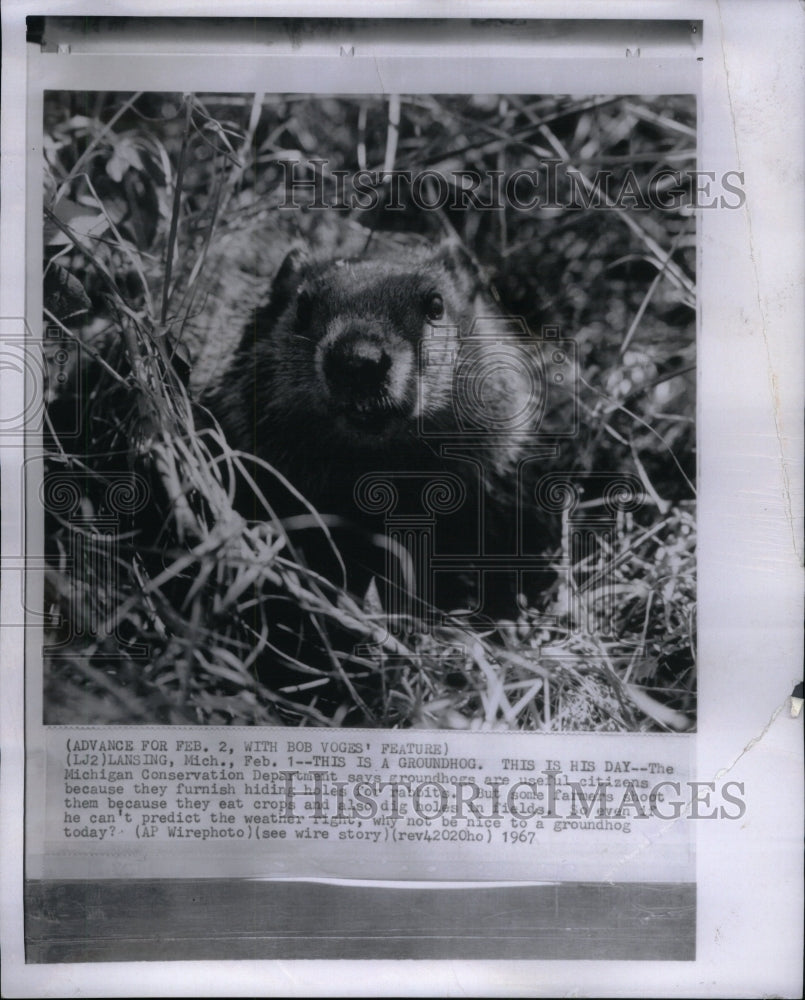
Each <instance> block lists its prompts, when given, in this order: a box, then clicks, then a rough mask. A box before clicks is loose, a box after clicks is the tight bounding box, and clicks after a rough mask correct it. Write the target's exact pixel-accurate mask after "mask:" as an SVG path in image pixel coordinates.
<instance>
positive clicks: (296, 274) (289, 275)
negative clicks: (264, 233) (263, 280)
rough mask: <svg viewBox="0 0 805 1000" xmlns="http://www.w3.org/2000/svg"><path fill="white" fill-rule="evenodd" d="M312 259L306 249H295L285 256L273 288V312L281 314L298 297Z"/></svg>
mask: <svg viewBox="0 0 805 1000" xmlns="http://www.w3.org/2000/svg"><path fill="white" fill-rule="evenodd" d="M309 262H310V257H309V255H308V252H307V250H306V249H305V248H304V247H294V248H293V250H291V251H290V252H289V253H288V254H286V256H285V260H284V261H283V262H282V264H281V266H280V269H279V271H277V274H276V277H275V278H274V283H273V284H272V286H271V311H272V313H279V312H281V311H282V310H283V309H284V308H285V307H286V306H287V305H288V303H289V302H290V301H291V299H293V297H294V296H295V295H296V292H297V289H298V288H299V285H300V284H301V282H302V278H303V275H304V272H305V269H306V267H307V265H308V263H309Z"/></svg>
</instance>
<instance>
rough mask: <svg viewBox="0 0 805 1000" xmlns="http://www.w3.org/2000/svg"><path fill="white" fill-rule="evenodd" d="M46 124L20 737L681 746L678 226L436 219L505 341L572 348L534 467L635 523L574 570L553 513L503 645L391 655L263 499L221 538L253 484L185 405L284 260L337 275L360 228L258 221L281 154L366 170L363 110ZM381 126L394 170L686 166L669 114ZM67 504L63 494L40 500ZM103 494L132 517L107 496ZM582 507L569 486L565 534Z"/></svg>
mask: <svg viewBox="0 0 805 1000" xmlns="http://www.w3.org/2000/svg"><path fill="white" fill-rule="evenodd" d="M75 100H76V96H75V95H72V96H71V97H66V96H65V97H62V98H58V97H54V98H53V100H52V102H51V107H50V109H49V112H50V114H51V116H52V117H51V120H50V121H49V129H48V133H49V135H50V145H49V147H48V162H49V168H48V175H47V177H48V186H47V190H46V199H45V201H46V210H47V211H46V244H47V261H46V269H45V284H46V294H45V301H46V323H47V324H48V326H49V328H50V330H51V331H52V333H54V334H58V338H61V339H60V340H59V339H57V338H56V337H54V338H52V342H51V341H49V342H48V343H49V346H48V348H47V350H48V353H49V355H50V384H49V386H48V399H49V404H50V405H49V417H48V419H49V427H50V432H49V434H48V435H47V438H48V441H47V443H48V447H49V458H48V467H47V477H48V478H47V479H46V484H45V488H46V491H49V492H48V493H47V496H48V498H49V499H48V500H47V501H46V518H47V536H48V545H49V563H50V568H49V570H48V574H47V587H46V604H47V608H48V610H49V611H50V612H52V614H53V616H54V621H56V620H59V621H60V622H61V625H60V626H58V627H54V628H53V629H52V630H51V631H50V633H49V635H48V636H47V641H48V642H49V643H50V644H51V648H50V649H49V651H48V652H47V655H46V697H45V703H46V719H47V721H48V722H52V723H56V722H62V723H66V722H71V723H76V722H95V723H112V722H132V723H145V722H158V723H188V722H190V723H207V724H240V725H248V724H275V723H276V724H285V725H316V726H358V725H368V726H384V727H406V726H415V727H420V728H446V729H466V730H498V729H506V730H509V729H528V730H540V731H549V730H602V731H635V730H684V729H687V728H689V727H690V726H691V725H692V722H693V719H694V718H695V676H694V674H695V670H694V653H693V649H694V636H695V622H694V609H695V549H694V546H695V521H694V512H693V496H692V491H691V486H690V478H691V477H692V467H693V461H692V440H693V430H692V425H693V400H692V395H691V393H690V377H689V374H688V369H689V368H690V362H691V360H692V338H691V332H692V313H691V311H690V310H691V306H692V304H693V303H694V284H693V280H692V278H691V277H690V260H691V255H692V252H693V250H692V235H691V220H690V219H689V218H688V217H686V216H685V213H684V212H683V211H680V212H677V213H669V214H668V216H667V217H662V216H661V214H660V213H651V212H649V213H643V214H638V213H630V212H612V213H606V212H597V213H596V212H594V211H587V212H584V211H580V212H568V213H565V214H563V215H557V214H556V213H553V214H550V213H548V214H544V213H543V214H540V213H532V214H531V215H530V216H529V215H522V214H521V215H518V216H516V217H515V216H513V215H512V214H511V213H498V215H497V216H495V217H494V218H478V216H479V215H480V213H475V215H474V216H473V213H466V216H465V217H463V218H461V219H458V218H455V217H453V218H445V219H441V220H440V224H441V225H443V226H449V227H450V228H451V229H452V230H453V231H458V232H459V235H460V237H461V238H462V239H463V240H464V241H465V243H466V244H467V245H468V246H470V247H471V249H472V250H473V252H474V253H475V254H476V255H477V256H478V258H479V259H480V260H481V261H482V262H483V263H486V264H487V266H488V268H489V271H490V277H491V279H492V281H493V282H494V284H495V286H496V287H497V289H498V292H499V294H500V297H501V299H502V301H503V303H504V304H505V305H506V306H507V307H508V308H510V309H511V310H512V311H516V312H520V313H522V314H523V315H525V316H526V318H527V319H528V320H529V322H531V323H532V324H535V323H537V324H538V322H539V320H540V317H544V316H550V317H555V320H556V321H557V322H560V323H561V324H562V325H563V328H564V329H566V330H567V331H568V333H569V334H570V335H573V336H574V338H575V339H576V340H577V343H578V344H579V347H580V350H581V353H582V359H583V360H582V371H583V380H582V382H581V383H580V385H579V387H578V393H577V399H576V400H575V403H576V405H578V407H579V408H580V411H581V414H582V424H583V429H582V431H581V433H580V435H579V436H578V438H577V439H576V440H575V441H574V442H573V451H572V457H570V458H568V455H567V454H565V455H563V456H562V457H561V459H560V460H559V461H560V462H562V463H564V464H560V465H559V466H558V467H559V468H561V469H562V471H569V472H572V473H573V474H579V475H582V474H584V473H595V474H596V475H600V474H601V471H602V470H603V471H605V472H607V473H617V472H621V471H624V470H626V471H628V472H629V474H630V475H632V476H634V477H636V478H637V479H639V481H640V482H641V483H642V487H643V491H644V494H645V500H646V503H645V504H644V505H643V506H642V507H641V508H640V510H639V511H636V512H634V513H629V512H622V513H620V514H618V516H617V519H616V520H615V521H614V522H613V524H612V526H611V529H610V530H609V532H608V533H601V532H599V533H598V534H596V535H595V544H594V545H593V547H592V548H591V549H586V550H585V551H584V553H583V557H580V556H579V552H578V547H577V546H574V543H573V532H572V531H571V530H570V528H571V527H572V525H569V524H568V521H567V515H565V522H564V526H561V525H560V526H559V527H560V530H558V531H557V534H556V542H555V544H553V547H552V550H551V553H550V554H551V557H552V559H553V561H554V563H555V566H556V569H557V576H556V582H555V583H554V585H553V587H552V588H551V589H549V590H548V591H547V592H546V593H544V594H543V596H542V598H541V600H540V602H539V607H531V608H523V609H521V611H520V613H519V617H517V619H516V620H514V619H513V620H512V621H510V622H504V623H500V625H499V627H498V628H496V629H494V630H492V629H490V630H488V631H480V630H469V629H468V628H466V627H462V625H461V624H460V622H459V621H456V623H455V624H454V625H452V626H442V627H439V628H437V629H433V630H424V629H422V628H421V627H419V625H418V623H417V622H406V623H403V626H402V627H400V623H395V627H394V628H392V629H391V630H390V629H389V627H388V625H389V622H388V621H387V620H386V617H385V615H384V611H383V609H382V607H380V605H379V603H378V602H377V601H376V600H373V599H372V595H371V594H369V595H360V596H359V597H356V596H355V595H350V594H348V593H346V592H345V591H343V589H342V588H341V587H340V586H339V585H338V584H337V582H334V581H330V580H325V579H323V578H321V577H318V576H316V575H315V574H314V573H312V572H311V571H310V570H309V569H308V568H306V566H305V565H304V564H303V562H302V561H301V560H300V559H299V558H298V557H297V555H296V552H295V549H294V539H293V534H292V533H291V532H289V531H288V529H287V527H286V526H285V525H284V524H283V523H281V522H280V521H279V520H278V519H277V518H276V517H275V516H274V514H273V512H272V510H271V508H270V505H269V503H268V501H267V500H266V498H264V497H260V496H258V497H257V501H258V503H259V504H260V509H261V510H262V511H263V516H262V517H261V518H260V519H257V520H253V521H247V520H245V519H244V518H243V517H242V516H241V514H240V513H238V511H237V510H236V509H235V506H234V495H233V487H232V483H233V482H234V481H235V480H236V479H237V478H238V477H240V478H241V479H243V478H244V477H245V478H248V477H250V476H251V472H250V469H253V468H254V466H253V465H252V464H251V463H252V462H253V459H251V458H250V457H249V456H244V455H242V454H240V453H238V452H235V451H233V450H232V449H231V448H230V446H229V444H228V443H227V442H226V440H225V439H224V438H223V436H222V434H221V433H220V431H219V429H218V428H217V427H216V425H215V424H214V422H213V421H211V420H210V419H209V418H208V416H207V415H205V414H203V413H202V412H201V411H200V409H199V407H198V405H197V397H198V394H199V391H200V388H201V387H203V385H204V384H205V383H206V382H208V381H209V380H210V379H211V378H214V377H215V373H216V371H219V370H220V367H221V364H222V359H224V358H226V357H227V356H228V354H229V352H231V350H232V348H233V346H234V344H235V343H236V342H237V339H238V338H239V334H240V329H241V326H242V324H243V322H244V320H245V318H246V317H247V316H248V313H249V310H250V309H251V308H252V306H253V305H254V304H256V303H257V302H259V301H261V300H262V298H263V297H264V296H265V293H266V289H267V282H268V279H270V276H271V275H272V274H273V272H274V271H275V270H276V267H277V265H278V263H279V261H280V260H281V259H282V257H283V255H284V253H285V251H286V250H287V247H288V245H289V243H290V241H291V240H292V239H296V238H299V237H300V236H302V237H304V238H305V239H307V240H309V241H311V242H314V243H315V244H316V245H317V246H319V247H320V248H323V249H325V250H330V249H336V248H338V249H342V250H343V248H345V247H347V248H348V247H350V246H352V245H357V244H358V243H360V242H363V241H365V238H366V233H367V226H372V227H375V226H376V225H377V222H376V220H372V219H367V218H359V217H356V216H355V213H352V215H347V214H345V213H341V214H339V213H334V212H329V213H319V214H318V216H316V217H313V213H310V214H309V215H307V216H305V215H304V214H300V213H298V212H297V213H287V212H278V211H277V210H276V209H274V208H273V207H272V206H273V205H274V204H275V203H276V200H277V199H278V198H279V197H280V196H281V194H282V192H280V191H279V189H277V188H276V187H275V188H272V186H271V185H272V183H274V184H276V183H277V182H276V178H274V180H273V181H272V177H273V175H272V173H271V164H273V163H275V161H276V160H277V159H278V158H281V156H282V153H283V150H285V151H286V152H287V147H288V146H289V145H293V144H294V143H295V144H296V148H297V151H298V149H307V150H308V155H321V150H318V147H317V146H316V142H321V141H322V140H321V136H322V135H329V136H330V137H331V138H330V142H331V146H330V148H328V150H327V152H328V153H329V155H330V157H331V160H332V163H331V166H332V167H333V168H336V167H338V166H340V165H341V162H342V161H343V162H347V161H346V159H345V158H346V156H347V154H348V152H349V149H350V148H351V145H350V144H351V143H352V142H353V139H354V136H355V135H356V134H357V135H358V139H359V146H360V148H363V152H362V153H360V152H359V153H358V154H357V155H358V159H359V160H360V159H361V158H362V157H363V158H366V157H369V162H372V160H371V156H372V152H373V150H376V151H377V156H378V157H379V158H380V159H381V161H382V158H383V156H385V157H388V155H389V148H388V142H387V132H388V122H387V120H386V121H384V119H383V117H382V109H383V104H382V102H380V101H378V102H375V103H374V104H371V105H369V106H368V110H367V111H365V112H361V111H360V108H358V110H359V112H360V113H359V114H358V115H357V125H355V122H354V121H353V118H352V117H351V116H352V114H353V112H354V110H355V108H356V106H358V105H360V104H361V102H355V101H353V102H350V101H347V100H344V101H342V102H337V101H330V102H329V104H327V103H326V102H323V101H309V100H308V101H306V100H305V99H301V98H287V99H276V100H275V101H274V102H273V103H272V102H270V101H269V102H268V104H267V106H266V107H263V106H261V103H260V101H259V100H257V99H249V98H242V97H240V98H235V97H230V98H218V99H212V98H210V99H208V100H200V99H194V100H192V101H187V102H185V103H184V104H183V105H181V106H180V105H179V102H178V101H177V100H175V99H172V98H170V97H169V96H164V95H163V96H162V97H161V98H158V97H156V96H154V95H146V96H145V97H143V96H137V95H135V96H134V97H131V98H129V99H127V98H126V97H125V96H124V95H106V96H105V97H104V96H103V95H99V96H98V98H97V101H96V105H95V106H93V107H92V108H86V109H84V110H85V111H86V112H87V113H86V114H82V115H79V114H77V112H76V109H75V106H74V105H75ZM282 100H285V102H286V103H284V104H282ZM484 100H485V101H486V100H487V99H484ZM160 101H161V104H160ZM171 104H172V108H171V109H168V108H166V107H165V105H171ZM403 111H404V114H403V117H404V122H405V124H406V128H405V129H403V130H402V131H401V138H400V143H399V146H398V148H397V150H396V151H395V156H396V157H397V159H396V160H395V162H396V164H397V165H398V166H399V167H400V168H401V169H402V168H405V167H408V168H410V167H411V165H412V164H414V163H420V164H425V163H427V164H428V165H429V166H433V165H435V166H436V168H437V169H444V170H447V169H456V168H458V167H460V166H468V165H470V166H473V167H481V166H484V167H485V168H488V166H489V164H490V163H491V164H498V165H502V168H504V167H505V166H507V165H508V166H511V165H512V164H516V163H519V162H522V161H523V158H525V161H528V158H529V157H536V156H539V155H548V154H550V155H552V156H560V157H561V158H562V159H563V164H564V165H563V170H576V171H579V172H581V173H582V174H584V175H585V176H586V175H587V174H589V173H590V172H591V171H592V172H594V170H595V169H596V168H597V165H598V164H600V163H603V162H610V161H612V162H614V160H615V159H617V157H619V156H621V157H623V156H625V155H626V154H625V153H622V152H621V150H622V146H623V143H624V142H628V141H632V142H633V146H634V147H635V148H633V149H632V150H631V154H630V155H631V160H629V161H628V162H630V163H633V164H641V163H642V164H644V169H645V170H646V171H648V170H649V169H650V168H651V167H652V166H656V164H657V163H662V162H665V161H666V160H671V161H673V162H674V163H675V164H678V163H679V162H682V161H684V158H685V157H686V156H687V158H688V166H690V167H695V162H694V161H693V160H692V159H691V153H690V149H691V147H692V146H693V141H694V140H693V137H692V136H694V135H695V133H691V117H690V109H687V108H686V107H685V106H684V105H682V104H678V103H677V104H675V103H674V99H666V100H665V102H664V103H663V100H662V99H656V100H654V101H638V100H636V99H618V100H617V101H615V100H613V99H609V98H608V99H595V100H590V101H587V102H583V101H575V102H574V101H570V100H569V99H561V98H560V99H556V98H550V99H549V98H534V99H527V98H512V99H509V100H508V101H505V102H500V101H498V102H497V103H494V102H488V106H487V105H486V104H483V103H480V104H478V106H476V107H474V108H473V107H468V106H467V105H466V100H465V99H461V100H459V99H451V98H443V99H442V98H431V99H424V98H417V99H413V100H412V101H411V102H410V103H408V104H404V107H403ZM470 112H472V113H470ZM152 119H155V120H156V121H157V122H158V124H155V123H154V120H152ZM437 122H448V123H449V127H448V126H445V127H444V128H443V129H442V130H441V131H440V130H439V129H438V128H437V127H436V123H437ZM356 129H357V133H356ZM328 130H329V131H328ZM630 130H631V131H630ZM641 130H642V131H641ZM635 135H637V136H638V139H639V141H638V140H637V139H635V140H632V139H631V138H630V137H633V136H635ZM311 147H313V149H311ZM314 149H315V150H317V151H314ZM367 150H368V152H367ZM524 150H525V151H524ZM380 151H382V154H381V152H380ZM649 153H652V154H653V157H654V159H653V161H652V160H650V159H649V158H648V154H649ZM585 172H586V173H585ZM420 224H421V220H417V219H415V218H411V217H409V218H404V219H401V220H400V221H399V222H398V223H397V226H398V229H400V230H402V231H405V230H409V231H415V230H416V229H417V227H418V226H420ZM375 238H376V239H383V240H392V241H393V240H394V239H397V238H398V234H397V233H395V232H388V231H387V232H381V233H378V234H377V235H376V236H375ZM535 246H539V247H540V248H541V249H540V252H539V259H540V267H539V278H538V279H535V278H534V274H535V267H534V247H535ZM680 311H681V313H683V314H685V319H684V321H679V320H678V319H677V318H676V317H677V316H678V315H679V313H680ZM64 345H69V346H70V347H71V350H70V352H69V353H70V358H71V359H72V360H71V361H70V362H69V363H68V364H67V365H66V366H65V364H64V363H63V360H61V359H60V358H59V357H57V353H58V348H59V347H60V346H64ZM59 377H62V381H59V380H58V379H59ZM74 413H76V414H77V415H78V427H77V431H78V433H77V434H74V435H73V436H71V435H70V434H68V433H66V432H65V428H66V427H68V426H69V425H70V422H71V420H72V415H73V414H74ZM554 419H557V420H561V419H562V414H561V413H558V414H555V415H554ZM66 482H72V483H74V485H75V488H74V493H71V494H70V495H69V497H68V498H67V500H66V501H65V500H64V498H63V497H62V499H61V501H59V493H58V491H59V488H60V487H63V486H64V484H65V483H66ZM110 487H112V488H117V489H118V495H117V497H116V499H115V498H112V499H110V496H111V494H110ZM121 487H122V488H124V489H125V488H130V489H132V490H133V493H132V495H130V496H128V497H126V496H123V497H122V499H121V496H120V495H119V490H120V488H121ZM255 489H256V487H255ZM54 497H55V499H54ZM599 503H600V499H599V498H598V497H597V496H596V495H595V492H594V491H592V492H591V491H590V490H589V488H588V492H587V493H585V504H584V506H585V507H586V509H587V511H588V513H590V512H591V513H595V509H596V505H597V504H599ZM310 516H311V518H313V519H315V517H316V514H315V512H314V511H312V510H311V513H310ZM110 517H112V520H111V521H109V520H108V519H109V518H110ZM104 518H106V519H107V520H106V521H104ZM103 524H107V525H108V524H111V525H112V526H111V527H107V528H103V527H100V528H99V525H103ZM562 527H563V530H562ZM322 530H325V529H324V527H322ZM608 602H610V604H611V606H610V605H608ZM300 623H301V624H300ZM294 630H300V633H303V634H302V638H301V639H300V643H301V645H300V650H301V651H302V652H301V655H300V656H299V657H294V656H293V655H292V654H290V653H289V651H288V650H289V648H290V644H289V642H288V635H287V633H289V632H293V631H294ZM310 643H314V644H315V645H316V646H317V647H318V649H319V653H318V654H317V655H316V656H315V657H311V656H308V655H306V653H305V650H307V649H308V648H309V646H308V645H306V644H310Z"/></svg>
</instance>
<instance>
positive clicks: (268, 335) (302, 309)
mask: <svg viewBox="0 0 805 1000" xmlns="http://www.w3.org/2000/svg"><path fill="white" fill-rule="evenodd" d="M479 292H480V284H479V278H478V275H477V272H476V271H475V269H474V267H473V266H472V263H471V261H470V259H469V257H468V256H467V254H466V253H465V252H464V251H462V250H461V249H460V248H458V247H454V246H446V247H443V248H441V249H440V250H438V251H437V252H435V253H428V254H422V253H420V254H415V253H408V254H406V255H404V256H398V257H397V258H394V259H377V258H363V259H355V260H333V261H325V262H317V261H315V260H311V259H310V258H308V256H307V255H306V254H305V253H304V252H302V251H292V252H291V253H290V254H289V255H288V256H287V257H286V259H285V262H284V263H283V265H282V267H281V268H280V271H279V273H278V274H277V277H276V280H275V282H274V285H273V288H272V294H271V302H270V305H269V308H268V311H267V312H266V313H265V314H264V315H263V317H262V325H263V329H257V330H255V331H254V333H255V338H256V339H255V342H254V348H255V360H258V359H259V355H260V354H261V353H264V354H265V355H266V356H267V357H270V359H271V362H272V364H273V365H275V366H276V372H277V376H278V378H277V381H278V382H279V384H278V385H277V386H276V388H277V390H278V393H279V396H278V398H277V400H276V403H277V404H278V405H281V406H282V407H287V408H288V411H294V412H298V413H304V414H308V415H309V414H313V413H315V414H319V415H321V417H322V418H326V419H327V422H328V423H327V432H328V434H332V435H340V436H342V437H343V438H344V439H345V440H346V441H359V442H360V447H364V448H365V447H370V448H371V447H372V446H373V445H378V446H379V445H381V444H382V445H385V444H387V443H388V442H389V440H392V439H394V438H395V437H397V436H399V435H405V434H407V433H409V432H410V431H411V429H412V427H413V426H415V425H416V424H417V423H421V422H423V421H428V420H432V419H441V418H444V416H445V414H446V412H448V411H449V410H450V407H451V404H452V393H453V383H454V375H455V365H454V364H453V361H452V358H453V357H454V356H455V354H456V352H457V344H458V339H459V337H460V332H461V330H462V329H466V328H467V326H468V325H469V323H470V322H471V321H472V318H473V316H474V312H475V308H476V305H477V303H478V300H479ZM261 340H262V341H263V343H262V346H261V344H260V341H261ZM285 389H287V391H283V390H285ZM269 405H271V406H272V408H273V403H271V404H269ZM286 412H287V411H286Z"/></svg>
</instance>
